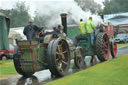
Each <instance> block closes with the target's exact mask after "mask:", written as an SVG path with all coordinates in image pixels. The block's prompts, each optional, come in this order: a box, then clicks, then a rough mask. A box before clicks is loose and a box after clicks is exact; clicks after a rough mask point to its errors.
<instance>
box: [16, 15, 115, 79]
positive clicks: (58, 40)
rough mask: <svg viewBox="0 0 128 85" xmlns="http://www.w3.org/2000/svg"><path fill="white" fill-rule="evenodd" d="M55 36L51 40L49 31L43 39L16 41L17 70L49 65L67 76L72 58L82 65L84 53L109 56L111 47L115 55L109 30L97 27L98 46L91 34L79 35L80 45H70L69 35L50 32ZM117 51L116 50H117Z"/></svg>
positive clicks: (30, 71)
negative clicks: (67, 38)
mask: <svg viewBox="0 0 128 85" xmlns="http://www.w3.org/2000/svg"><path fill="white" fill-rule="evenodd" d="M61 18H62V25H63V26H64V32H65V33H66V34H67V31H68V30H67V22H66V14H61ZM51 35H52V36H53V39H52V40H51V41H50V42H48V39H49V38H50V36H49V34H48V35H46V36H45V37H44V41H43V42H42V43H40V42H39V41H38V40H33V41H16V43H17V48H15V53H14V65H15V68H16V71H17V72H18V73H19V74H21V75H24V76H32V75H33V73H35V72H37V71H40V70H44V69H49V70H50V71H51V73H52V74H53V75H55V76H59V77H60V76H64V75H66V74H67V72H68V70H69V65H70V60H71V59H74V61H75V65H76V67H77V68H78V69H81V68H82V67H83V65H85V63H84V58H85V56H88V55H89V56H93V55H94V54H96V55H97V57H98V58H99V60H101V61H105V60H108V59H109V55H110V49H112V50H111V52H112V54H113V57H115V56H116V52H115V49H116V45H115V43H114V45H113V43H112V42H110V41H109V37H108V35H107V33H105V32H100V30H99V31H97V34H96V35H95V46H94V47H93V46H91V43H90V37H89V36H88V35H85V36H79V38H78V39H77V41H78V43H77V46H69V43H68V42H67V40H66V37H61V36H59V35H57V34H54V33H53V34H51ZM114 53H115V54H114Z"/></svg>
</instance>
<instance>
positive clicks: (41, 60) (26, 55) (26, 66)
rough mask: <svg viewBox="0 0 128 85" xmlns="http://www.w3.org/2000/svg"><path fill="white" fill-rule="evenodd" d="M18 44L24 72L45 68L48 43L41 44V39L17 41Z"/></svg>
mask: <svg viewBox="0 0 128 85" xmlns="http://www.w3.org/2000/svg"><path fill="white" fill-rule="evenodd" d="M17 44H18V46H19V51H21V56H20V59H21V60H20V64H21V68H22V70H23V71H24V72H36V71H39V70H43V69H44V68H45V65H46V64H45V62H46V57H47V54H46V52H45V51H46V48H47V44H40V43H39V41H17Z"/></svg>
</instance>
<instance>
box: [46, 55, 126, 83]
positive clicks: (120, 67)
mask: <svg viewBox="0 0 128 85" xmlns="http://www.w3.org/2000/svg"><path fill="white" fill-rule="evenodd" d="M46 85H128V54H126V55H123V56H120V57H119V58H115V59H112V60H109V61H106V62H104V63H101V64H97V65H95V66H93V67H90V68H88V69H86V70H83V71H80V72H77V73H74V74H73V75H69V76H67V77H64V78H62V79H58V80H55V81H52V82H49V83H47V84H46Z"/></svg>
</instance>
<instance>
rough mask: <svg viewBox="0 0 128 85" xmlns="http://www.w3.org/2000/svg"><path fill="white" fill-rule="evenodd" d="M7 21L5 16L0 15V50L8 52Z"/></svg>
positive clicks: (8, 28)
mask: <svg viewBox="0 0 128 85" xmlns="http://www.w3.org/2000/svg"><path fill="white" fill-rule="evenodd" d="M7 19H8V20H9V18H7V17H6V16H5V15H3V14H1V13H0V50H8V49H9V43H8V34H9V30H10V27H9V26H10V24H7V23H6V20H7Z"/></svg>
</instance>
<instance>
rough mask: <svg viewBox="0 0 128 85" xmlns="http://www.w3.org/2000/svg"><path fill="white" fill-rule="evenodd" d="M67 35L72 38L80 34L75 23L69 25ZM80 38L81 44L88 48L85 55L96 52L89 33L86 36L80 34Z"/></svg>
mask: <svg viewBox="0 0 128 85" xmlns="http://www.w3.org/2000/svg"><path fill="white" fill-rule="evenodd" d="M67 33H68V34H67V35H68V37H69V38H70V39H72V38H73V37H74V36H75V35H77V34H78V26H77V25H73V26H68V29H67ZM79 39H82V40H81V41H79V42H78V44H79V46H81V47H82V48H87V49H88V50H84V52H83V53H84V56H90V55H93V54H94V48H93V47H92V46H91V40H90V37H89V35H85V36H79Z"/></svg>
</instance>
